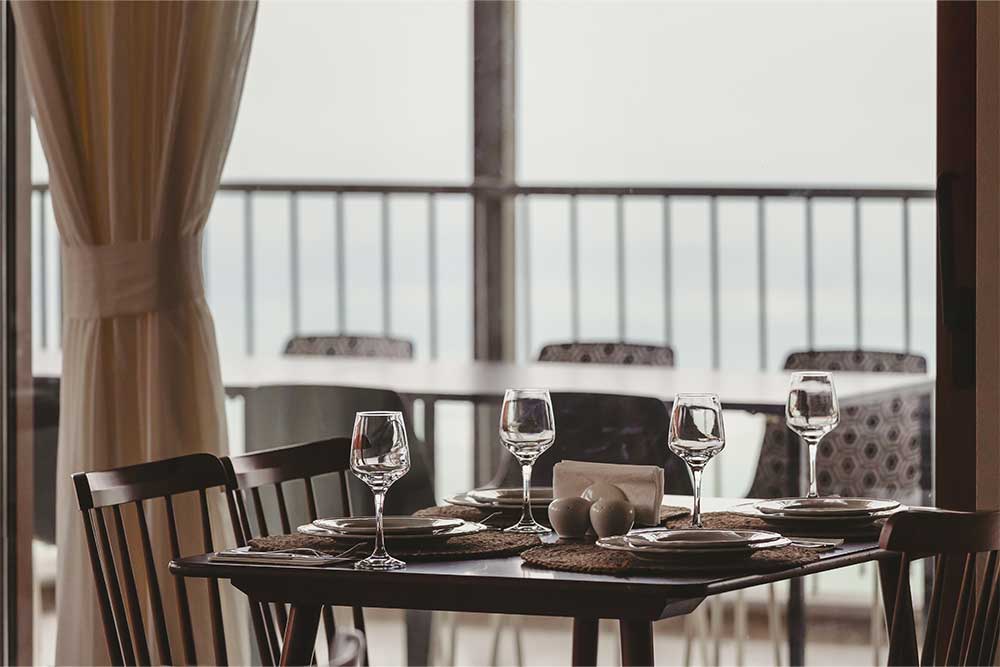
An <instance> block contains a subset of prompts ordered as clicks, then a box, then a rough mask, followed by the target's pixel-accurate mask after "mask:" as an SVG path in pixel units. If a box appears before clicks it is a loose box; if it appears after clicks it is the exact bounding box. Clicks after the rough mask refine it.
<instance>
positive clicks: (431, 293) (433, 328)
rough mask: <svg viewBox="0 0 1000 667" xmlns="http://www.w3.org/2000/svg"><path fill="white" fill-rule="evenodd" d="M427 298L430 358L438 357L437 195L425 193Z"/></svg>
mask: <svg viewBox="0 0 1000 667" xmlns="http://www.w3.org/2000/svg"><path fill="white" fill-rule="evenodd" d="M427 287H428V289H427V292H428V295H427V298H428V304H427V309H428V316H427V318H428V324H429V328H430V332H429V336H430V352H431V359H437V357H438V277H437V195H436V194H434V193H431V194H429V195H427Z"/></svg>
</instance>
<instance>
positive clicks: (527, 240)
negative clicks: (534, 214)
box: [517, 195, 534, 354]
mask: <svg viewBox="0 0 1000 667" xmlns="http://www.w3.org/2000/svg"><path fill="white" fill-rule="evenodd" d="M519 201H520V204H521V215H520V216H519V225H520V228H521V229H520V231H519V232H518V239H517V240H518V242H519V243H520V244H521V261H522V262H523V263H524V268H523V269H522V270H521V279H522V280H523V281H524V282H523V283H522V287H521V289H522V292H523V293H524V311H523V312H524V347H525V348H526V350H525V351H526V352H527V353H528V354H531V350H532V349H533V348H534V341H533V340H532V338H531V333H532V332H531V313H532V303H531V302H532V299H531V201H530V200H529V199H528V196H527V195H522V196H521V197H520V199H519Z"/></svg>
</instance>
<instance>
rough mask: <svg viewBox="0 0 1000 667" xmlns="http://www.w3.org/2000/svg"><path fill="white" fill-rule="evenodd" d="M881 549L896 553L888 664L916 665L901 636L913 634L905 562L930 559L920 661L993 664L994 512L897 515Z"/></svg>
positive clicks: (997, 579)
mask: <svg viewBox="0 0 1000 667" xmlns="http://www.w3.org/2000/svg"><path fill="white" fill-rule="evenodd" d="M879 545H880V546H881V547H882V548H883V549H886V550H887V551H895V552H899V553H901V554H902V558H901V563H902V567H901V569H900V574H899V577H900V578H899V584H898V586H897V594H896V600H895V606H894V609H895V611H894V613H893V615H892V617H891V619H890V623H891V625H892V627H891V628H890V645H889V664H912V663H913V662H916V661H917V659H916V658H917V656H915V655H914V654H913V651H914V650H915V648H916V641H915V639H914V640H912V641H911V642H904V641H903V640H902V637H903V636H904V635H908V636H913V635H915V628H914V622H913V614H912V606H910V591H909V563H910V560H911V559H913V558H923V557H926V556H928V555H936V556H937V560H936V563H935V568H934V570H935V572H934V583H933V587H932V589H931V598H930V605H929V607H928V609H927V614H926V615H927V629H926V632H925V633H924V641H923V650H922V651H921V655H920V656H919V663H920V664H921V665H936V664H945V665H981V664H993V659H994V658H995V652H996V644H997V640H998V632H1000V630H998V616H1000V597H998V596H1000V588H998V587H1000V512H997V511H993V512H952V511H946V510H935V511H926V510H910V511H906V512H900V513H899V514H895V515H893V516H892V517H890V518H889V520H888V521H887V522H886V525H885V527H884V528H883V529H882V535H881V537H880V539H879ZM959 569H960V570H961V578H960V580H959V581H958V586H957V590H952V589H955V586H953V585H952V584H951V583H950V582H952V581H955V580H956V579H958V577H957V575H958V570H959ZM946 598H947V599H946ZM903 602H905V603H906V605H908V606H910V610H909V611H908V613H906V614H901V613H900V609H901V608H902V603H903ZM944 610H947V612H945V611H944ZM943 633H944V634H943ZM908 646H911V647H912V650H911V649H909V648H908ZM942 652H943V654H944V655H941V654H942Z"/></svg>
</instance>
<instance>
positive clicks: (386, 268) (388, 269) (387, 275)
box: [381, 192, 392, 336]
mask: <svg viewBox="0 0 1000 667" xmlns="http://www.w3.org/2000/svg"><path fill="white" fill-rule="evenodd" d="M381 199H382V333H383V334H384V335H386V336H388V335H389V334H390V333H391V332H392V239H391V232H392V230H391V229H390V227H389V193H386V192H383V193H382V198H381Z"/></svg>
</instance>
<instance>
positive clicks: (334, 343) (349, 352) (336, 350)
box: [285, 334, 413, 359]
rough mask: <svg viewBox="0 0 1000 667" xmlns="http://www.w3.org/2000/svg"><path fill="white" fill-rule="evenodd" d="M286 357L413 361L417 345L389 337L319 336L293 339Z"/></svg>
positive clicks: (286, 351) (286, 346) (286, 349)
mask: <svg viewBox="0 0 1000 667" xmlns="http://www.w3.org/2000/svg"><path fill="white" fill-rule="evenodd" d="M285 354H305V355H321V356H330V357H376V358H379V359H412V358H413V343H412V342H411V341H408V340H405V339H402V338H390V337H388V336H343V335H336V334H317V335H312V336H295V337H293V338H290V339H289V340H288V343H286V344H285Z"/></svg>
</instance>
